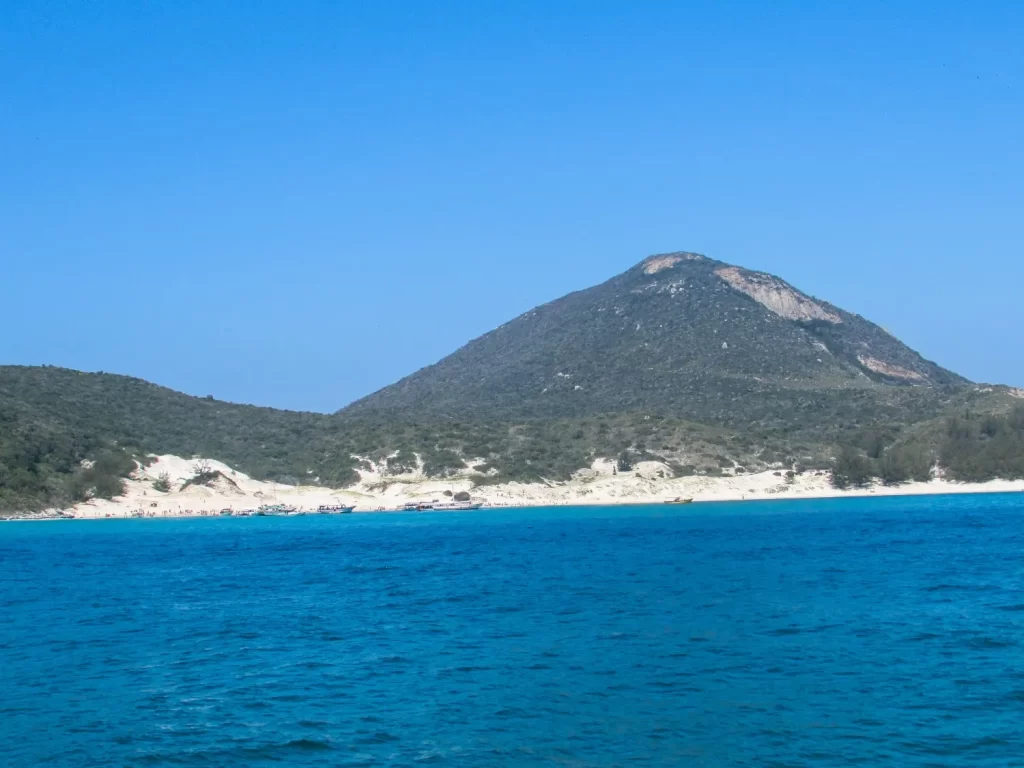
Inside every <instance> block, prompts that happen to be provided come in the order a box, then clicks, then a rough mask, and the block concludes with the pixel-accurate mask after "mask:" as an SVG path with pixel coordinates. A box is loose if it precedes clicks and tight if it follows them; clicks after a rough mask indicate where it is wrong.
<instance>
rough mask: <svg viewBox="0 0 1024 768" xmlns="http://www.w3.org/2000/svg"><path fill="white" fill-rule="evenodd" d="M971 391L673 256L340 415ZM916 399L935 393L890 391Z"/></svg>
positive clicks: (704, 261) (689, 406) (492, 412)
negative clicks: (917, 390) (911, 390)
mask: <svg viewBox="0 0 1024 768" xmlns="http://www.w3.org/2000/svg"><path fill="white" fill-rule="evenodd" d="M968 384H969V382H968V381H967V380H965V379H964V378H962V377H961V376H958V375H956V374H954V373H951V372H950V371H947V370H945V369H944V368H941V367H939V366H938V365H936V364H935V363H932V362H930V361H928V360H925V359H924V358H922V357H921V356H920V355H919V354H918V353H916V352H915V351H914V350H912V349H910V348H909V347H907V346H906V345H905V344H903V343H902V342H900V341H899V340H898V339H896V338H894V337H893V336H891V335H890V334H889V333H887V332H886V331H884V330H883V329H882V328H880V327H878V326H877V325H874V324H873V323H871V322H869V321H867V320H865V319H864V318H862V317H860V316H858V315H855V314H853V313H850V312H846V311H844V310H842V309H840V308H838V307H836V306H833V305H832V304H829V303H828V302H825V301H820V300H818V299H815V298H812V297H810V296H808V295H806V294H804V293H802V292H800V291H799V290H797V289H796V288H794V287H793V286H791V285H790V284H789V283H787V282H785V281H784V280H782V279H780V278H778V277H774V276H772V275H768V274H764V273H761V272H752V271H750V270H746V269H743V268H740V267H736V266H732V265H729V264H725V263H723V262H720V261H715V260H713V259H709V258H706V257H704V256H701V255H699V254H695V253H686V252H679V253H668V254H660V255H657V256H652V257H650V258H648V259H645V260H644V261H642V262H640V263H639V264H637V265H636V266H635V267H633V268H632V269H630V270H628V271H626V272H624V273H623V274H621V275H618V276H617V277H614V278H612V279H611V280H609V281H607V282H605V283H602V284H601V285H598V286H595V287H593V288H588V289H587V290H583V291H579V292H576V293H572V294H569V295H568V296H565V297H563V298H561V299H558V300H557V301H553V302H551V303H549V304H545V305H543V306H540V307H536V308H535V309H532V310H530V311H529V312H526V313H525V314H523V315H521V316H519V317H517V318H516V319H514V320H512V321H511V322H508V323H506V324H505V325H502V326H501V327H499V328H497V329H495V330H493V331H491V332H490V333H487V334H485V335H483V336H481V337H480V338H478V339H476V340H474V341H471V342H470V343H469V344H467V345H466V346H464V347H462V348H461V349H459V350H458V351H456V352H455V353H453V354H451V355H449V356H448V357H446V358H444V359H443V360H441V361H440V362H438V363H436V364H435V365H432V366H429V367H427V368H424V369H423V370H421V371H419V372H417V373H414V374H413V375H411V376H408V377H406V378H404V379H402V380H401V381H399V382H398V383H396V384H393V385H391V386H389V387H387V388H385V389H383V390H381V391H379V392H377V393H375V394H373V395H370V396H369V397H366V398H364V399H362V400H360V401H358V402H356V403H353V404H352V405H350V406H349V407H348V408H345V409H344V410H343V411H342V414H343V415H346V416H361V415H369V414H390V415H396V414H415V415H417V417H420V418H422V417H423V415H424V414H431V415H434V416H442V417H448V418H499V419H523V418H528V419H533V418H560V417H566V416H573V417H580V416H588V415H594V414H600V413H616V412H626V411H638V410H643V411H649V412H656V413H660V414H666V415H667V414H672V415H675V416H679V417H683V418H687V419H692V420H696V421H699V422H702V423H703V422H710V423H715V424H743V423H749V422H750V421H751V420H752V419H753V420H755V421H762V420H764V417H765V415H766V411H767V410H768V409H769V408H771V407H780V406H781V407H783V408H786V409H788V408H790V407H793V408H796V409H797V410H799V409H800V408H801V407H802V406H801V405H800V404H801V403H803V402H805V401H807V400H809V399H822V398H824V399H826V400H829V399H831V400H835V399H853V400H857V401H861V402H864V403H870V402H872V401H876V400H877V401H886V400H891V399H895V400H898V401H906V400H914V399H925V400H927V399H930V398H931V396H932V395H933V394H934V393H936V392H943V393H944V392H949V391H952V390H955V389H957V388H962V387H965V386H967V385H968ZM908 389H919V390H927V392H926V393H924V394H923V395H922V394H921V393H918V395H916V396H915V395H910V396H908V394H907V393H906V392H905V391H899V392H896V393H895V394H894V390H908ZM772 404H775V405H774V406H773V405H772ZM797 418H798V417H797Z"/></svg>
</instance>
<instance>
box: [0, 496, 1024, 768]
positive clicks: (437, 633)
mask: <svg viewBox="0 0 1024 768" xmlns="http://www.w3.org/2000/svg"><path fill="white" fill-rule="evenodd" d="M420 764H423V765H450V766H758V767H759V768H760V767H761V766H776V767H780V768H781V767H782V766H851V765H867V766H901V767H903V766H972V768H979V767H981V766H999V767H1000V768H1005V767H1006V766H1024V496H1022V495H1020V494H1018V495H1016V496H1010V495H1002V496H963V497H935V498H917V499H907V498H904V499H867V500H839V501H805V502H799V503H793V502H768V503H743V504H720V505H707V506H704V505H693V506H691V507H641V508H619V509H607V508H604V509H534V510H517V511H486V510H484V511H481V512H471V513H448V514H434V513H430V514H401V515H400V514H393V515H386V514H377V515H346V516H332V517H304V518H252V519H213V520H210V519H204V520H194V521H163V520H137V521H95V522H84V521H83V522H50V523H6V524H0V765H2V766H5V768H14V767H16V766H17V767H20V766H42V765H45V766H58V767H64V766H67V767H68V768H72V767H73V768H83V767H86V766H97V767H99V766H102V767H103V768H110V767H111V766H214V767H220V766H223V767H224V768H228V767H230V768H237V767H239V766H264V765H265V766H348V765H381V766H415V765H420Z"/></svg>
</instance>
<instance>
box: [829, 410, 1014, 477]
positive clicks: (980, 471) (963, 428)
mask: <svg viewBox="0 0 1024 768" xmlns="http://www.w3.org/2000/svg"><path fill="white" fill-rule="evenodd" d="M930 437H933V438H934V439H924V438H922V436H917V437H916V439H912V440H910V441H904V442H895V441H894V438H893V437H892V435H891V434H890V435H888V436H887V435H886V434H885V433H884V432H883V431H877V430H872V431H868V432H866V433H865V434H864V435H862V436H861V439H860V440H859V441H854V442H850V443H845V444H843V445H841V446H840V448H839V449H838V451H837V454H836V456H835V458H834V459H833V461H832V463H831V465H830V468H831V469H832V483H833V485H835V486H836V487H837V488H849V487H857V486H863V485H867V484H869V483H871V482H872V481H874V480H881V481H882V482H883V483H886V484H888V485H897V484H899V483H904V482H909V481H911V480H929V479H931V476H932V468H933V467H935V466H938V467H940V468H941V469H942V470H943V472H944V475H945V477H947V478H948V479H950V480H955V481H957V482H985V481H987V480H994V479H996V478H1003V479H1007V480H1016V479H1024V405H1017V406H1015V407H1013V408H1012V409H1010V410H1009V411H1008V412H1006V413H1002V414H1000V413H992V412H976V411H964V412H962V413H958V414H956V415H954V416H951V417H948V418H947V419H945V420H944V421H943V427H942V430H941V432H940V433H939V434H938V435H934V436H930ZM890 443H891V444H890Z"/></svg>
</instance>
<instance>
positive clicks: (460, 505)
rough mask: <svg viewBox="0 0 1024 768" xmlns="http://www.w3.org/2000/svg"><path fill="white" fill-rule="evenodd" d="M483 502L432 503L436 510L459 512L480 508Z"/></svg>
mask: <svg viewBox="0 0 1024 768" xmlns="http://www.w3.org/2000/svg"><path fill="white" fill-rule="evenodd" d="M482 506H483V502H480V501H441V502H436V503H434V504H432V505H431V509H433V510H435V511H436V512H458V511H462V510H467V509H480V507H482Z"/></svg>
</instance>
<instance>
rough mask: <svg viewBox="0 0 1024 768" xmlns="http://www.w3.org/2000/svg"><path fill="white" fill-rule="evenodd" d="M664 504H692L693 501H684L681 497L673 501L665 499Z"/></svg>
mask: <svg viewBox="0 0 1024 768" xmlns="http://www.w3.org/2000/svg"><path fill="white" fill-rule="evenodd" d="M665 503H666V504H693V499H684V498H683V497H682V496H676V497H675V498H674V499H667V500H666V501H665Z"/></svg>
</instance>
